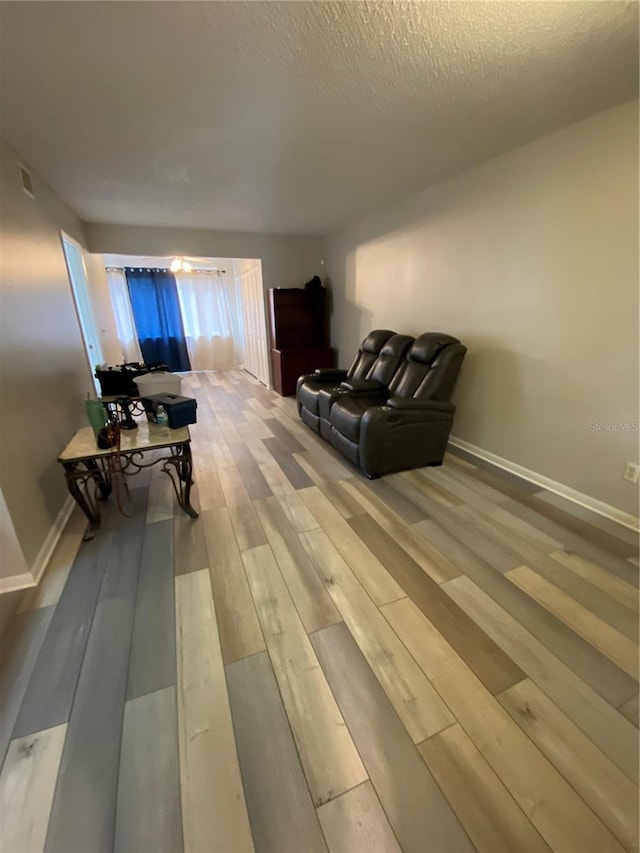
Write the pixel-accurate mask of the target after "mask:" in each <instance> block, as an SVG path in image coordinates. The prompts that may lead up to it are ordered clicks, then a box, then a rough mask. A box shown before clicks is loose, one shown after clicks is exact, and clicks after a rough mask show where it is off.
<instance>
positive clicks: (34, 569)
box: [0, 495, 76, 595]
mask: <svg viewBox="0 0 640 853" xmlns="http://www.w3.org/2000/svg"><path fill="white" fill-rule="evenodd" d="M75 506H76V502H75V501H74V499H73V498H72V497H71V495H68V496H67V499H66V501H65V502H64V504H63V505H62V509H61V510H60V512H59V513H58V515H57V516H56V518H55V520H54V522H53V524H52V525H51V528H50V530H49V532H48V533H47V535H46V537H45V540H44V542H43V543H42V547H41V548H40V550H39V551H38V554H37V556H36V558H35V560H34V561H33V565H32V566H31V570H30V571H29V572H26V573H25V574H22V575H13V576H11V577H8V578H0V595H4V593H6V592H18V591H19V590H21V589H30V588H31V587H34V586H38V584H39V583H40V579H41V578H42V576H43V574H44V573H45V570H46V568H47V566H48V565H49V560H50V559H51V555H52V554H53V552H54V550H55V548H56V545H57V544H58V542H59V541H60V537H61V536H62V533H63V531H64V529H65V527H66V526H67V522H68V521H69V518H70V517H71V513H72V512H73V510H74V509H75Z"/></svg>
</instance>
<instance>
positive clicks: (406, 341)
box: [380, 334, 415, 357]
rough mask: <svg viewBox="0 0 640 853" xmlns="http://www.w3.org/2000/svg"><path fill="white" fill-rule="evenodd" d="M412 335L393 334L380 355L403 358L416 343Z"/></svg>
mask: <svg viewBox="0 0 640 853" xmlns="http://www.w3.org/2000/svg"><path fill="white" fill-rule="evenodd" d="M414 340H415V339H414V338H412V337H411V335H396V334H393V335H392V336H391V337H390V338H389V340H388V341H387V342H386V344H385V345H384V346H383V347H382V349H381V350H380V355H387V356H390V355H391V356H394V355H395V356H398V357H400V356H402V355H403V354H404V352H405V351H406V350H407V349H408V348H409V346H410V345H411V344H412V343H413V342H414Z"/></svg>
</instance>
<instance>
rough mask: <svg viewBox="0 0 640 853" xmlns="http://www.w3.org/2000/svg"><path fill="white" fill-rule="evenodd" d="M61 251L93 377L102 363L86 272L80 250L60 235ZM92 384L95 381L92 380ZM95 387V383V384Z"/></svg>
mask: <svg viewBox="0 0 640 853" xmlns="http://www.w3.org/2000/svg"><path fill="white" fill-rule="evenodd" d="M61 236H62V249H63V251H64V257H65V260H66V262H67V272H68V273H69V281H70V282H71V292H72V293H73V301H74V302H75V305H76V313H77V315H78V322H79V323H80V331H81V332H82V340H83V341H84V347H85V350H86V352H87V359H88V361H89V367H90V368H91V374H92V375H93V373H94V371H95V369H96V365H98V364H102V363H103V360H104V359H103V357H102V347H101V345H100V338H99V336H98V331H97V329H96V324H95V320H94V319H93V311H92V309H91V301H90V299H89V286H88V284H87V272H86V270H85V267H84V260H83V257H82V248H81V247H80V246H79V244H78V243H76V241H75V240H72V239H71V237H68V236H67V235H66V234H62V235H61ZM94 382H96V380H95V379H94ZM96 387H98V386H97V382H96Z"/></svg>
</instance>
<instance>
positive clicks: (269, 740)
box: [226, 652, 335, 853]
mask: <svg viewBox="0 0 640 853" xmlns="http://www.w3.org/2000/svg"><path fill="white" fill-rule="evenodd" d="M226 673H227V685H228V689H229V699H230V702H231V713H232V717H233V728H234V731H235V736H236V743H237V746H238V756H239V758H240V770H241V772H242V784H243V787H244V793H245V797H246V801H247V809H248V812H249V820H250V822H251V831H252V834H253V840H254V843H255V848H256V850H257V851H262V850H264V851H273V853H276V851H278V853H301V851H305V853H321V851H326V849H327V847H326V844H325V842H324V838H323V837H322V832H321V830H320V824H319V823H318V818H317V816H316V812H315V809H314V807H313V802H312V801H311V795H310V793H309V788H308V787H307V782H306V780H305V777H304V773H303V771H302V766H301V764H300V759H299V757H298V753H297V751H296V745H295V742H294V740H293V737H292V735H291V729H290V727H289V721H288V719H287V715H286V713H285V710H284V708H283V705H282V699H281V698H280V693H279V692H278V686H277V684H276V680H275V677H274V675H273V670H272V668H271V663H270V662H269V656H268V655H267V653H266V652H261V653H260V654H257V655H253V656H252V657H250V658H245V659H244V660H241V661H237V662H236V663H233V664H231V665H230V666H228V667H227V670H226ZM334 802H335V801H334Z"/></svg>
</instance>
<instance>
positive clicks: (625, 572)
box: [502, 496, 640, 586]
mask: <svg viewBox="0 0 640 853" xmlns="http://www.w3.org/2000/svg"><path fill="white" fill-rule="evenodd" d="M502 506H503V508H504V509H506V510H508V511H509V512H512V513H513V514H514V515H517V516H518V517H519V518H522V519H524V520H525V521H528V522H529V524H532V525H533V526H534V527H538V528H539V529H540V530H544V531H545V533H548V534H549V536H553V537H554V539H559V540H560V542H562V543H564V545H565V546H566V548H567V549H568V550H570V551H575V553H576V554H580V556H581V557H584V558H585V559H586V560H591V562H592V563H597V564H598V565H599V566H602V567H603V568H605V569H608V571H610V572H612V573H613V574H614V575H617V576H618V577H619V578H622V580H624V581H626V582H627V583H631V584H633V585H634V586H638V585H639V584H640V576H639V574H638V569H637V568H635V567H634V566H632V565H631V564H630V563H628V562H627V560H625V559H624V557H623V556H621V555H616V554H615V553H611V552H609V551H607V550H606V549H605V548H603V547H602V539H601V537H600V536H597V535H596V536H595V537H594V534H593V530H594V528H593V527H592V526H591V525H588V524H587V523H586V522H583V521H581V520H580V519H576V518H574V517H573V516H571V515H569V514H568V513H565V512H562V510H560V509H558V508H557V507H554V506H552V505H551V504H548V503H546V502H545V501H541V500H538V499H536V498H535V497H528V496H524V497H522V498H521V499H520V500H512V501H506V502H505V503H503V504H502ZM600 532H602V531H600ZM594 539H596V540H597V541H594Z"/></svg>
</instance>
